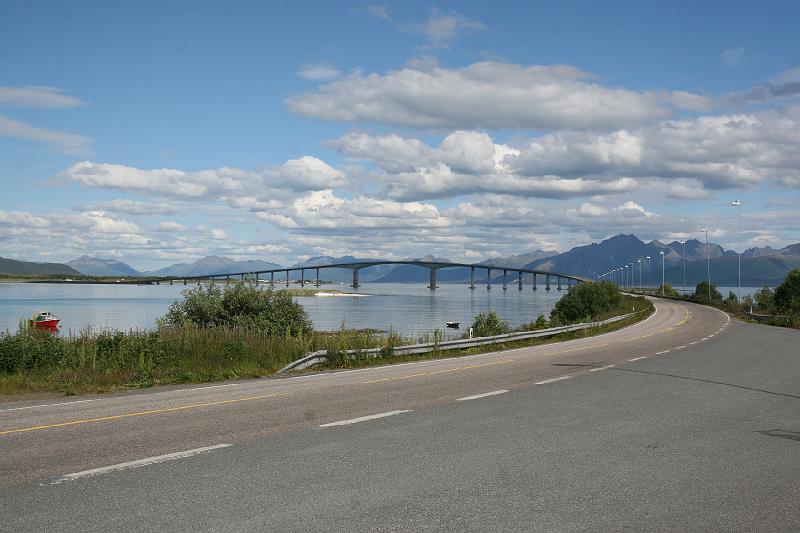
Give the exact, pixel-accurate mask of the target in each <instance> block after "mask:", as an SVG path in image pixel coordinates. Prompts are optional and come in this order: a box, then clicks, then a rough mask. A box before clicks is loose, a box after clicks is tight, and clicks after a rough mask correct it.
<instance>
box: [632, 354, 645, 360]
mask: <svg viewBox="0 0 800 533" xmlns="http://www.w3.org/2000/svg"><path fill="white" fill-rule="evenodd" d="M639 359H647V356H646V355H642V356H640V357H634V358H633V359H628V361H638V360H639Z"/></svg>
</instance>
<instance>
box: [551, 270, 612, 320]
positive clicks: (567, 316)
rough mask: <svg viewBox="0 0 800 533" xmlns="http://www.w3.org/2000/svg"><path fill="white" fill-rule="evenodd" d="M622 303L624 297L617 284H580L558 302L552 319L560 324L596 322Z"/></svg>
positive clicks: (608, 282)
mask: <svg viewBox="0 0 800 533" xmlns="http://www.w3.org/2000/svg"><path fill="white" fill-rule="evenodd" d="M621 302H622V295H621V294H620V293H619V287H617V285H616V284H615V283H611V282H610V281H600V282H595V283H580V284H578V285H573V286H572V287H570V288H569V291H568V292H567V294H565V295H564V296H563V297H561V299H560V300H559V301H558V302H556V305H555V307H554V308H553V310H552V311H551V312H550V319H551V320H552V321H554V322H557V323H559V324H569V323H573V322H580V321H582V320H594V319H596V318H599V317H600V315H601V314H603V313H606V312H608V311H611V310H612V309H616V308H617V307H619V305H620V303H621Z"/></svg>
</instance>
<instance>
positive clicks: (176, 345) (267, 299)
mask: <svg viewBox="0 0 800 533" xmlns="http://www.w3.org/2000/svg"><path fill="white" fill-rule="evenodd" d="M184 296H185V298H184V299H183V300H182V301H178V302H175V303H174V304H173V305H172V306H171V307H170V308H169V310H168V311H167V313H166V314H165V315H164V316H163V317H162V318H161V319H159V320H158V322H157V324H156V329H155V330H153V331H135V330H132V331H94V330H91V329H86V330H84V331H81V332H78V333H77V334H70V335H67V336H58V335H53V334H51V333H49V332H47V331H44V330H39V329H35V328H30V327H28V325H27V321H21V323H20V328H19V330H18V331H17V332H16V333H10V332H5V333H0V395H10V394H21V393H32V392H62V393H65V394H78V393H89V392H104V391H110V390H114V389H118V388H124V387H148V386H153V385H160V384H170V383H189V382H192V383H202V382H208V381H215V380H221V379H237V378H255V377H261V376H265V375H269V374H273V373H274V372H276V371H277V370H279V369H280V368H282V367H284V366H285V365H287V364H288V363H290V362H291V361H294V360H296V359H298V358H300V357H302V356H303V355H305V354H307V353H309V352H313V351H317V350H328V353H329V362H328V366H329V367H352V366H358V365H363V364H376V363H385V362H387V361H392V362H396V361H400V360H407V358H404V357H396V356H394V355H393V348H394V347H396V346H400V345H404V344H413V343H417V342H437V341H441V340H444V335H443V334H442V332H440V331H436V332H434V333H433V335H429V336H425V337H423V338H416V339H412V338H404V337H402V336H400V335H398V334H397V333H395V332H392V331H390V332H389V333H388V334H386V333H380V332H374V331H357V330H352V329H346V328H345V327H344V324H343V325H342V328H341V329H340V330H338V331H333V332H320V331H314V330H313V327H312V324H311V321H310V320H309V318H308V315H307V314H306V312H305V310H304V309H303V307H302V306H301V305H300V304H298V303H297V302H295V301H294V300H293V298H292V294H291V293H289V292H287V291H275V290H269V289H266V288H264V287H257V286H255V285H253V284H250V283H248V282H242V281H236V282H233V283H230V284H226V285H222V286H220V285H211V284H209V285H200V286H197V287H192V288H189V289H187V290H186V291H184ZM561 302H564V303H561ZM650 307H651V304H650V303H649V302H648V301H647V300H645V299H643V298H638V297H632V296H621V295H620V294H619V292H617V291H616V288H615V287H614V286H612V285H611V284H602V283H598V284H580V285H576V286H574V287H571V288H570V289H569V291H568V292H567V294H565V295H564V297H563V298H562V299H561V300H560V301H559V305H557V306H556V308H555V309H554V310H553V313H551V315H550V318H549V319H548V318H545V317H544V316H539V317H538V318H537V319H536V320H534V321H532V322H531V323H529V324H526V325H524V326H522V327H521V328H518V331H519V330H524V331H529V330H536V329H543V328H547V327H553V326H557V325H564V324H568V323H574V322H581V321H587V320H601V319H603V318H609V317H610V316H615V315H620V314H625V313H629V312H631V311H633V310H639V311H645V310H647V309H648V308H650ZM645 316H647V313H641V314H640V315H637V316H636V317H633V318H632V319H628V320H626V321H621V322H618V323H615V324H613V325H610V326H607V327H603V328H596V329H594V330H590V331H582V332H574V333H570V334H564V335H566V336H564V335H562V336H559V337H558V338H556V339H546V340H544V339H534V340H530V341H518V342H513V343H508V346H509V347H511V346H522V345H531V344H540V343H543V342H553V341H554V340H563V339H565V338H576V337H580V336H585V335H592V334H597V333H600V332H604V331H609V330H611V329H617V328H620V327H624V326H625V325H627V324H629V323H632V322H633V321H636V320H639V319H641V318H644V317H645ZM472 326H473V334H474V335H475V336H489V335H496V334H499V333H505V332H509V331H510V328H509V326H508V323H507V322H505V321H504V320H502V319H501V318H500V317H499V316H498V315H497V314H496V313H495V312H494V311H490V312H489V313H486V314H481V315H478V316H477V317H476V318H475V321H474V323H473V324H472ZM378 347H380V348H382V350H381V357H378V358H369V362H367V361H366V360H365V361H361V362H360V361H359V359H358V358H355V359H353V358H351V357H349V356H347V355H346V353H345V352H346V350H353V349H356V350H362V349H368V348H378ZM504 347H506V345H494V346H492V347H491V349H492V350H497V349H503V348H504ZM480 351H485V350H481V349H474V350H467V351H464V352H463V353H479V352H480ZM453 355H458V353H453V352H447V356H453ZM432 356H434V357H435V356H437V355H436V354H432ZM424 357H428V355H426V356H424ZM411 358H412V359H419V358H420V356H411Z"/></svg>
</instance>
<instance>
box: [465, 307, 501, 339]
mask: <svg viewBox="0 0 800 533" xmlns="http://www.w3.org/2000/svg"><path fill="white" fill-rule="evenodd" d="M472 330H473V335H474V336H475V337H489V336H492V335H500V334H502V333H508V322H506V321H504V320H500V317H499V316H497V313H495V312H494V311H493V310H492V311H489V312H488V313H486V314H485V315H484V314H483V313H478V316H476V317H475V319H474V320H473V321H472Z"/></svg>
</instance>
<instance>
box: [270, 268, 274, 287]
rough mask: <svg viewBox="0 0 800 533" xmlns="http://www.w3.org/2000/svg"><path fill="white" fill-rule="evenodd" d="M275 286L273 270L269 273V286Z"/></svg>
mask: <svg viewBox="0 0 800 533" xmlns="http://www.w3.org/2000/svg"><path fill="white" fill-rule="evenodd" d="M274 286H275V272H270V273H269V288H270V289H271V288H273V287H274Z"/></svg>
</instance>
